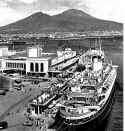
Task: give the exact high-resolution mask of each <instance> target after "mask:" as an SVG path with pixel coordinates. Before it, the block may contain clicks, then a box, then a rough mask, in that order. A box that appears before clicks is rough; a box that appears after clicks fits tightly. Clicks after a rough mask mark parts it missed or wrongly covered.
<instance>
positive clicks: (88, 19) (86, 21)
mask: <svg viewBox="0 0 125 131" xmlns="http://www.w3.org/2000/svg"><path fill="white" fill-rule="evenodd" d="M122 29H123V25H122V24H121V23H116V22H113V21H104V20H100V19H97V18H95V17H92V16H90V15H88V14H87V13H85V12H83V11H81V10H75V9H70V10H67V11H64V12H63V13H61V14H58V15H54V16H49V15H47V14H43V13H42V12H38V13H35V14H33V15H31V16H29V17H27V18H25V19H22V20H20V21H17V22H15V23H12V24H9V25H7V26H3V27H0V33H42V32H72V31H105V30H107V31H111V30H114V31H116V30H117V31H121V30H122Z"/></svg>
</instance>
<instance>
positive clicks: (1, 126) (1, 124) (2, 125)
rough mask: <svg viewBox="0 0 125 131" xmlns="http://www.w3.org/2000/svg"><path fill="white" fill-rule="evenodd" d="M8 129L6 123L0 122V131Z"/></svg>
mask: <svg viewBox="0 0 125 131" xmlns="http://www.w3.org/2000/svg"><path fill="white" fill-rule="evenodd" d="M6 128H8V123H7V122H6V121H0V130H3V129H6Z"/></svg>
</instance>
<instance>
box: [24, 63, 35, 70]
mask: <svg viewBox="0 0 125 131" xmlns="http://www.w3.org/2000/svg"><path fill="white" fill-rule="evenodd" d="M24 65H25V64H24ZM30 71H34V64H33V63H30Z"/></svg>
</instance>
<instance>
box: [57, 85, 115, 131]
mask: <svg viewBox="0 0 125 131" xmlns="http://www.w3.org/2000/svg"><path fill="white" fill-rule="evenodd" d="M115 90H116V85H115V84H114V86H113V87H112V91H111V94H110V96H109V98H108V100H107V102H106V103H105V105H103V107H102V109H101V110H100V111H99V112H98V113H97V114H96V115H95V116H93V117H92V118H89V119H88V120H84V119H79V120H77V121H76V120H69V119H68V120H67V119H65V118H63V117H62V116H61V113H60V112H58V113H57V116H56V121H57V122H58V123H59V121H62V122H63V124H62V122H60V124H62V125H66V126H69V127H73V128H75V129H77V130H78V129H79V130H80V129H82V130H84V131H93V130H95V129H97V128H99V127H100V126H101V127H102V125H103V124H104V123H105V121H107V119H108V118H109V115H110V112H111V109H112V105H113V103H114V96H115ZM57 128H58V127H57ZM102 130H103V129H102ZM60 131H63V129H60Z"/></svg>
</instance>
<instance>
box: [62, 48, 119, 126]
mask: <svg viewBox="0 0 125 131" xmlns="http://www.w3.org/2000/svg"><path fill="white" fill-rule="evenodd" d="M117 67H118V66H115V65H112V63H106V58H105V54H104V52H103V51H102V50H101V49H90V50H88V51H87V52H86V53H85V54H83V55H82V56H81V57H80V59H79V68H81V70H80V71H79V72H78V71H76V72H75V73H74V75H73V77H72V78H71V80H70V81H69V84H70V87H69V92H68V93H67V95H66V96H65V97H64V99H63V101H62V102H61V104H62V106H61V107H60V110H59V114H60V116H61V118H62V119H63V120H64V122H65V123H66V124H73V125H81V124H85V123H87V122H90V121H92V120H94V119H95V118H97V117H98V116H101V115H102V114H103V115H104V113H106V112H108V109H107V107H109V104H110V103H109V102H110V99H111V97H112V94H113V93H114V87H113V85H114V83H115V80H116V76H117ZM103 117H104V116H103ZM100 120H101V119H100Z"/></svg>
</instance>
